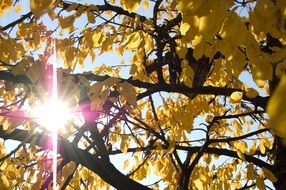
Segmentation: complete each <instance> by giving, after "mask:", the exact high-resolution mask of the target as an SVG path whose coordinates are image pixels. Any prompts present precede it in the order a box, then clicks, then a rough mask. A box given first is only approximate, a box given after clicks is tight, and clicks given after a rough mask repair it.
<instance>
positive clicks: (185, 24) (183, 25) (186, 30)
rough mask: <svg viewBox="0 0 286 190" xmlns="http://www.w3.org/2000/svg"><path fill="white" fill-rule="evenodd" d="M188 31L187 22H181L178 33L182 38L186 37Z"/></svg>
mask: <svg viewBox="0 0 286 190" xmlns="http://www.w3.org/2000/svg"><path fill="white" fill-rule="evenodd" d="M189 29H190V25H189V23H187V22H183V23H182V24H181V26H180V32H181V34H182V35H183V36H184V35H186V33H187V32H188V30H189Z"/></svg>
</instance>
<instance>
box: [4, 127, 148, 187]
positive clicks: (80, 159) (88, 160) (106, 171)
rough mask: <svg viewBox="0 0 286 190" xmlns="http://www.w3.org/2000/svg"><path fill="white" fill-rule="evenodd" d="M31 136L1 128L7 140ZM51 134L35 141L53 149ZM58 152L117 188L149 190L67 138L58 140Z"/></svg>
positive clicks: (38, 137) (35, 138) (17, 130)
mask: <svg viewBox="0 0 286 190" xmlns="http://www.w3.org/2000/svg"><path fill="white" fill-rule="evenodd" d="M29 136H30V134H29V132H28V131H24V130H20V129H15V130H14V131H13V132H11V133H9V134H6V133H5V132H4V131H3V130H2V129H1V130H0V138H2V139H4V140H7V139H12V140H17V141H26V140H27V138H28V137H29ZM50 138H51V137H50V136H47V135H44V134H35V135H34V138H33V140H34V142H35V144H36V145H37V146H40V147H43V148H45V149H50V150H52V147H47V143H46V142H50ZM58 149H59V150H58V153H59V154H61V155H62V156H63V157H64V158H65V160H68V161H75V162H76V163H78V164H81V165H83V166H85V167H86V168H88V169H89V170H91V171H93V172H94V173H96V174H97V175H99V176H100V177H101V178H102V179H103V180H104V181H106V182H107V183H108V184H110V185H112V186H113V187H115V188H116V189H122V190H125V189H139V190H140V189H142V190H147V189H149V188H148V187H145V186H144V185H141V184H140V183H138V182H136V181H134V180H132V179H130V178H128V177H126V176H125V175H124V174H122V173H121V172H120V171H118V170H117V169H116V168H115V167H114V166H113V165H112V164H111V163H110V162H107V161H105V160H103V159H100V158H98V157H96V156H95V155H92V154H90V153H89V152H87V151H84V150H82V149H79V148H77V147H75V146H73V145H72V143H70V142H69V141H67V140H65V139H61V140H60V139H59V140H58Z"/></svg>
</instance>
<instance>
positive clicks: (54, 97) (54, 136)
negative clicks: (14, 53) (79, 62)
mask: <svg viewBox="0 0 286 190" xmlns="http://www.w3.org/2000/svg"><path fill="white" fill-rule="evenodd" d="M52 66H53V77H52V80H53V86H52V101H53V102H56V101H57V99H58V85H57V83H58V77H57V58H56V43H55V42H54V44H53V60H52ZM53 129H54V130H53V131H52V145H53V166H52V167H53V190H57V155H58V151H57V147H58V144H57V139H58V126H56V127H53Z"/></svg>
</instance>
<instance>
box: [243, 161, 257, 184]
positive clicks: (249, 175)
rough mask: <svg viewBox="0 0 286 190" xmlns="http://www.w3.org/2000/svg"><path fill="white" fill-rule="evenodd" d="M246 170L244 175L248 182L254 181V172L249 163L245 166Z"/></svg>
mask: <svg viewBox="0 0 286 190" xmlns="http://www.w3.org/2000/svg"><path fill="white" fill-rule="evenodd" d="M246 168H247V173H246V177H247V179H248V180H254V179H255V178H256V175H257V174H256V172H255V170H254V167H253V164H252V163H250V164H248V165H247V166H246Z"/></svg>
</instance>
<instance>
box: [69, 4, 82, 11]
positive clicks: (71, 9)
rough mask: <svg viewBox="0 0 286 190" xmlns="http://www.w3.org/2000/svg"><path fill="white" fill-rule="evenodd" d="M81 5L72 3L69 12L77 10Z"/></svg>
mask: <svg viewBox="0 0 286 190" xmlns="http://www.w3.org/2000/svg"><path fill="white" fill-rule="evenodd" d="M78 6H79V5H78V4H77V3H72V4H71V5H70V6H69V7H68V8H67V9H66V11H67V12H71V11H73V10H75V9H76V8H77V7H78Z"/></svg>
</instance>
